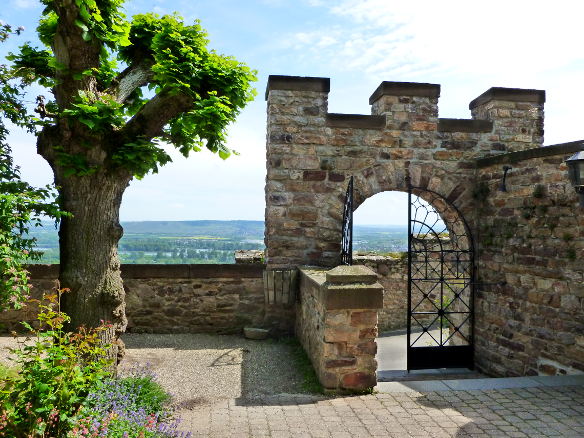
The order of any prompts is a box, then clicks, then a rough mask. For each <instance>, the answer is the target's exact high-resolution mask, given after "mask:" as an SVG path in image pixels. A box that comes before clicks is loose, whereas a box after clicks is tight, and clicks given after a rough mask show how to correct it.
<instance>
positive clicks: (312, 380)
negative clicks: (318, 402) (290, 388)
mask: <svg viewBox="0 0 584 438" xmlns="http://www.w3.org/2000/svg"><path fill="white" fill-rule="evenodd" d="M278 342H281V343H282V344H284V345H287V346H288V347H289V348H290V352H291V354H292V358H293V360H294V365H295V366H296V368H297V369H298V371H299V372H300V373H301V374H302V379H303V380H302V389H303V390H304V391H306V392H309V393H311V394H324V388H323V387H322V385H321V384H320V382H319V380H318V377H317V375H316V372H315V371H314V367H313V366H312V363H311V362H310V359H309V358H308V356H307V355H306V352H305V351H304V349H303V348H302V345H300V342H299V341H298V339H296V338H294V337H287V338H281V339H280V340H279V341H278Z"/></svg>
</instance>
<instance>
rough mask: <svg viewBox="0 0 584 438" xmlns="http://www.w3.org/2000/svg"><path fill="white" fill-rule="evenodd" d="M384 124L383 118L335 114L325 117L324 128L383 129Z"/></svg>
mask: <svg viewBox="0 0 584 438" xmlns="http://www.w3.org/2000/svg"><path fill="white" fill-rule="evenodd" d="M385 123H386V120H385V116H368V115H363V114H335V113H330V114H327V115H326V126H328V127H331V128H358V129H359V128H361V129H383V128H385Z"/></svg>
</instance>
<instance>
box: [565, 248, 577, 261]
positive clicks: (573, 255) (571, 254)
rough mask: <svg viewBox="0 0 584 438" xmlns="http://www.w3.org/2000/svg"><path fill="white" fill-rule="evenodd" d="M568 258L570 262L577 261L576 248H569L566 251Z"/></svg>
mask: <svg viewBox="0 0 584 438" xmlns="http://www.w3.org/2000/svg"><path fill="white" fill-rule="evenodd" d="M566 257H568V260H570V261H574V260H576V249H575V248H574V247H569V248H568V249H567V250H566Z"/></svg>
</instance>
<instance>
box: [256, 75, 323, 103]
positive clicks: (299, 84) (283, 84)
mask: <svg viewBox="0 0 584 438" xmlns="http://www.w3.org/2000/svg"><path fill="white" fill-rule="evenodd" d="M271 90H286V91H317V92H322V93H328V92H329V91H331V80H330V78H319V77H311V76H282V75H270V76H268V84H267V86H266V100H268V95H269V93H270V91H271Z"/></svg>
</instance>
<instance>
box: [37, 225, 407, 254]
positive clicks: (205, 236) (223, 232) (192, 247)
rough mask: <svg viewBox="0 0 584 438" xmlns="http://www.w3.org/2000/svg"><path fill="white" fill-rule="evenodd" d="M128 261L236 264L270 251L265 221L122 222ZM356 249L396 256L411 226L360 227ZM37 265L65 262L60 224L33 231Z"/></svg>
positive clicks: (123, 247) (121, 247) (121, 251)
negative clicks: (241, 255)
mask: <svg viewBox="0 0 584 438" xmlns="http://www.w3.org/2000/svg"><path fill="white" fill-rule="evenodd" d="M122 226H123V228H124V236H123V237H122V239H121V240H120V244H119V254H120V258H121V261H122V263H130V264H132V263H133V264H154V263H156V264H179V263H190V264H203V263H235V259H234V252H235V251H236V250H240V249H243V250H254V249H255V250H262V249H264V247H265V246H264V222H263V221H243V220H241V221H239V220H235V221H213V220H204V221H140V222H122ZM353 233H354V237H353V249H354V251H360V252H375V253H392V252H401V251H406V250H407V229H406V226H405V225H375V226H374V225H368V226H359V225H356V226H355V228H354V231H353ZM31 236H32V237H34V238H35V239H36V240H37V250H38V251H41V252H42V253H43V255H42V257H41V259H40V260H38V261H37V262H36V263H59V237H58V234H57V230H56V229H55V226H54V224H52V223H50V222H45V223H43V227H39V228H36V229H33V230H32V231H31Z"/></svg>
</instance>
